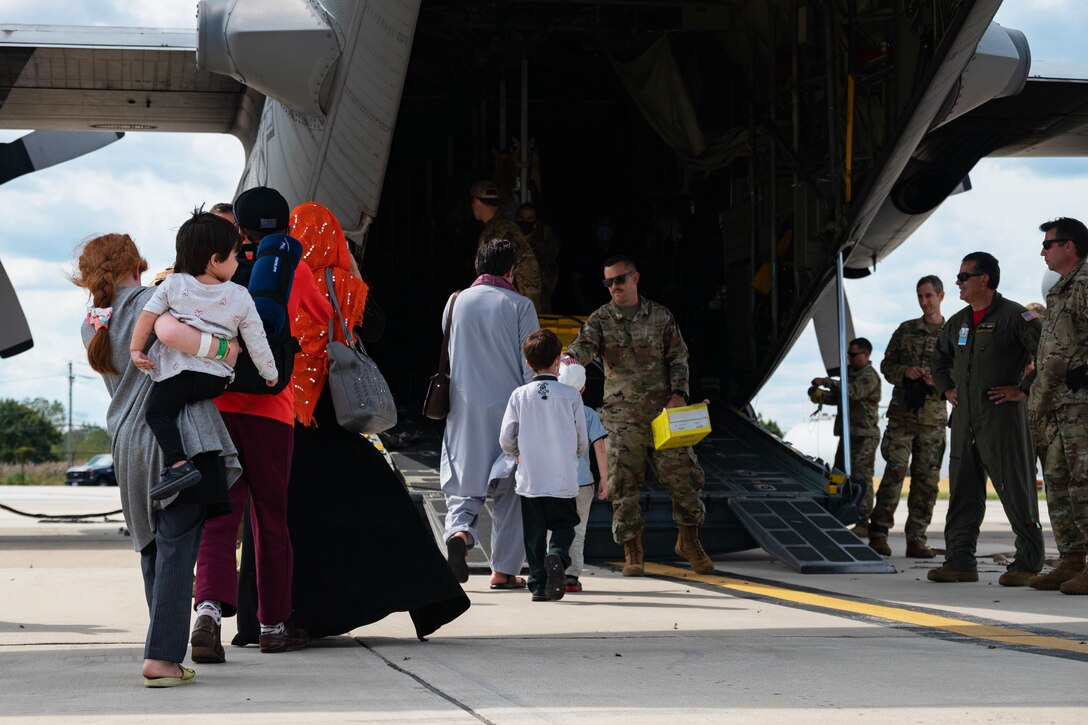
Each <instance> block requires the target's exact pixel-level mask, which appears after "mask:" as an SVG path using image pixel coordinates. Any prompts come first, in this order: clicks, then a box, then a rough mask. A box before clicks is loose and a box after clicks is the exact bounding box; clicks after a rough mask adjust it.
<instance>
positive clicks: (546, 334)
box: [521, 330, 563, 371]
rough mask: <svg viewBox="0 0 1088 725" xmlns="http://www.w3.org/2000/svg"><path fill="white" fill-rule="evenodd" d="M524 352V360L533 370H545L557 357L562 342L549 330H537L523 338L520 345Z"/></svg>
mask: <svg viewBox="0 0 1088 725" xmlns="http://www.w3.org/2000/svg"><path fill="white" fill-rule="evenodd" d="M521 349H522V350H523V351H524V352H525V361H526V362H527V363H529V367H531V368H532V369H533V370H536V371H540V370H547V369H548V368H550V367H551V366H552V365H554V364H555V361H556V360H558V359H559V353H561V352H562V351H563V343H561V342H559V338H558V337H556V334H555V333H554V332H552V331H551V330H537V331H536V332H533V333H531V334H530V335H529V336H528V337H527V338H525V344H523V345H522V346H521Z"/></svg>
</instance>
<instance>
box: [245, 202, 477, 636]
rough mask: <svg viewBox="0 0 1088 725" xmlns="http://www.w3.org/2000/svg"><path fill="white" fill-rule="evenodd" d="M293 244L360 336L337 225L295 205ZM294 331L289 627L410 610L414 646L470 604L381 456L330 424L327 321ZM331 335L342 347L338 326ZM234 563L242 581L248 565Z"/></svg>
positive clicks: (324, 626) (337, 630)
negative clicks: (240, 568)
mask: <svg viewBox="0 0 1088 725" xmlns="http://www.w3.org/2000/svg"><path fill="white" fill-rule="evenodd" d="M291 236H293V237H295V238H296V239H298V240H299V241H300V242H302V260H303V262H304V263H305V264H306V265H308V266H309V267H310V269H311V270H312V271H313V273H314V278H315V280H316V281H317V284H318V287H319V288H320V289H321V291H322V292H324V293H325V294H326V295H327V294H328V284H327V282H326V274H325V272H326V270H331V272H332V278H333V289H334V290H335V291H336V298H337V300H338V301H339V303H340V308H341V310H342V311H343V314H344V319H345V321H346V322H347V325H348V329H349V330H352V331H353V334H358V333H357V328H359V326H360V324H362V322H363V310H364V308H365V306H366V304H367V297H368V291H369V290H368V287H367V284H366V282H364V281H363V279H362V277H361V275H360V274H359V270H358V266H357V265H356V264H355V261H354V259H353V258H352V256H351V252H350V250H349V249H348V242H347V239H346V238H345V237H344V233H343V231H342V230H341V228H340V223H339V222H338V221H337V220H336V217H334V216H333V215H332V213H331V212H330V211H329V210H328V209H326V208H325V207H323V206H321V205H320V204H316V203H314V202H307V203H305V204H301V205H299V206H297V207H295V209H294V211H292V212H291ZM364 327H365V326H364ZM292 331H293V332H294V333H295V336H296V337H297V338H298V339H299V343H300V344H301V347H302V350H301V352H300V353H299V354H298V355H297V356H296V358H295V372H294V377H293V381H294V386H295V415H296V421H295V447H294V457H293V461H292V465H291V483H290V486H289V488H288V509H287V523H288V527H289V528H290V530H291V543H292V546H293V548H294V562H295V568H294V582H293V587H292V605H293V607H294V614H293V617H292V620H293V623H294V624H295V625H296V626H298V627H301V628H303V629H305V630H306V631H307V632H308V633H309V634H310V635H311V636H312V637H315V638H316V637H324V636H329V635H335V634H343V633H345V632H348V631H350V630H352V629H355V628H356V627H361V626H363V625H366V624H370V623H372V622H376V621H378V620H379V619H382V618H383V617H385V616H386V615H388V614H390V613H391V612H405V611H406V612H409V613H410V614H411V616H412V621H413V623H414V624H415V628H416V635H417V636H418V637H419V638H420V639H422V638H424V637H426V636H427V635H428V634H430V633H431V632H434V631H435V630H437V629H438V628H439V627H441V626H442V625H444V624H446V623H447V622H450V621H452V620H453V619H455V618H457V617H458V616H460V615H461V614H462V613H463V612H464V611H465V610H466V609H468V607H469V601H468V597H467V596H465V593H464V590H463V589H461V585H460V584H459V583H458V582H457V580H456V578H455V577H454V576H453V572H452V571H451V570H450V567H449V565H448V564H447V563H446V559H445V556H444V555H443V553H442V552H440V551H439V549H438V545H437V544H436V543H435V539H434V536H433V535H432V534H431V532H430V530H429V529H428V528H427V527H426V526H425V525H424V523H423V521H422V520H421V519H420V517H419V514H418V513H417V511H416V508H415V504H413V503H412V500H411V498H410V497H409V496H408V492H407V491H405V489H404V486H403V484H401V482H400V480H399V479H398V478H397V476H396V474H395V473H394V472H393V470H392V469H391V468H390V467H389V464H387V463H386V462H385V459H384V458H383V456H382V454H381V453H380V452H379V451H378V449H377V448H375V447H374V445H373V444H371V443H370V441H369V440H367V439H366V438H364V437H363V436H360V435H358V434H356V433H351V432H349V431H347V430H345V429H343V428H341V427H340V426H339V425H338V424H337V422H336V413H335V411H334V410H333V406H332V401H331V397H330V395H329V393H328V389H327V386H326V385H325V383H326V381H327V379H328V359H327V356H326V354H325V346H326V345H327V344H328V334H329V321H328V320H316V319H312V318H310V317H309V316H308V315H306V313H305V312H300V313H299V316H298V318H297V319H296V320H295V324H294V325H293V326H292ZM334 334H335V336H336V338H337V339H342V337H343V330H342V329H341V328H340V326H339V325H334ZM242 566H243V572H242V574H243V580H244V579H245V574H246V568H247V562H246V557H243V564H242ZM247 609H248V607H247ZM254 610H255V608H254ZM238 630H239V635H238V638H236V639H235V641H234V643H235V644H248V643H250V642H255V641H256V640H257V636H258V634H259V633H258V625H257V622H256V618H255V616H252V617H251V616H248V615H246V616H243V612H242V607H241V606H239V618H238Z"/></svg>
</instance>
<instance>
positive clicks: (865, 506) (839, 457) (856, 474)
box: [812, 337, 880, 536]
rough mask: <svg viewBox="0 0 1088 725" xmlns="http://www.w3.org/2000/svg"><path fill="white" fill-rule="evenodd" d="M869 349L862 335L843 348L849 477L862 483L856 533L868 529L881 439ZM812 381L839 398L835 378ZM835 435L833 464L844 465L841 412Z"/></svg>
mask: <svg viewBox="0 0 1088 725" xmlns="http://www.w3.org/2000/svg"><path fill="white" fill-rule="evenodd" d="M872 352H873V344H872V343H871V342H869V341H868V340H866V339H865V338H864V337H859V338H857V339H855V340H851V341H850V344H849V345H848V346H847V348H846V354H847V356H848V357H849V359H850V369H849V374H848V375H847V380H848V382H847V384H846V397H847V400H848V401H849V402H850V477H851V478H852V479H854V480H856V481H860V482H861V483H862V484H864V486H865V495H864V496H863V497H862V499H861V521H860V522H859V523H858V525H857V526H855V527H854V529H853V531H854V533H856V534H857V535H858V536H866V535H868V533H869V512H870V511H872V510H873V464H874V462H875V461H876V447H877V444H878V443H879V442H880V428H879V427H878V425H877V421H878V420H879V417H880V413H879V410H878V408H879V405H880V376H879V375H877V372H876V370H874V369H873V366H872V364H871V363H870V362H869V356H870V355H871V354H872ZM812 384H813V385H814V386H819V387H822V388H824V389H826V390H827V391H828V392H827V393H825V398H830V399H832V400H835V401H836V404H838V402H839V401H840V400H842V397H841V392H840V391H841V390H842V386H841V383H840V382H839V381H838V380H834V379H832V378H814V379H813V380H812ZM835 435H837V436H838V437H839V447H838V449H837V450H836V451H835V466H836V467H838V468H845V466H844V463H845V455H844V454H843V443H842V416H841V415H840V416H836V418H835Z"/></svg>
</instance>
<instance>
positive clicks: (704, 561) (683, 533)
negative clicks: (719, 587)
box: [673, 524, 714, 574]
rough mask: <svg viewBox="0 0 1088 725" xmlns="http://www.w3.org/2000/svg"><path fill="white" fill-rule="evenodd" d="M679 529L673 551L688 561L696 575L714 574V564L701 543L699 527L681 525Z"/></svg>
mask: <svg viewBox="0 0 1088 725" xmlns="http://www.w3.org/2000/svg"><path fill="white" fill-rule="evenodd" d="M679 527H680V531H679V533H678V534H677V536H676V546H675V547H674V549H673V550H674V551H675V552H676V555H677V556H682V557H684V558H685V559H687V560H688V563H689V564H691V568H692V570H693V571H694V572H695V573H696V574H713V573H714V562H713V561H711V559H710V557H709V556H707V553H706V551H705V550H704V549H703V544H702V542H700V541H699V527H698V526H695V525H693V524H680V525H679Z"/></svg>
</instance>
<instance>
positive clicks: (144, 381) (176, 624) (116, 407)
mask: <svg viewBox="0 0 1088 725" xmlns="http://www.w3.org/2000/svg"><path fill="white" fill-rule="evenodd" d="M146 270H147V262H146V261H145V260H144V259H143V257H141V256H140V252H139V250H138V249H137V248H136V244H135V243H134V242H133V241H132V239H131V238H129V237H128V235H124V234H106V235H103V236H100V237H95V238H94V239H91V240H89V241H88V242H86V243H84V244H83V245H82V247H81V248H80V250H79V257H78V259H77V261H76V271H75V273H74V274H73V275H72V277H71V279H72V281H73V282H74V283H75V284H76V285H77V286H79V287H83V288H84V289H86V290H87V292H88V294H89V295H90V297H91V305H92V306H91V308H90V311H89V312H88V314H87V319H86V320H85V322H84V325H83V327H82V330H81V332H82V335H83V343H84V345H86V347H87V358H88V361H89V362H90V365H91V367H92V368H94V370H95V371H97V372H98V373H100V374H101V375H102V379H103V380H104V381H105V383H106V389H107V390H108V391H109V393H110V397H111V400H110V405H109V409H108V411H107V413H106V426H107V429H108V430H109V434H110V439H111V441H112V443H113V460H114V467H115V472H116V475H117V484H118V486H119V488H120V493H121V505H122V507H123V509H124V515H125V523H126V525H127V526H128V530H129V532H130V533H131V534H132V541H133V544H134V545H135V548H136V550H137V551H139V552H140V567H141V569H142V571H143V579H144V594H145V596H146V598H147V607H148V613H149V614H150V618H151V623H150V625H149V627H148V630H147V638H146V640H145V644H144V657H145V659H144V663H143V668H142V674H143V677H144V685H145V686H146V687H172V686H174V685H183V684H188V683H189V682H192V681H193V679H194V678H195V677H196V673H195V672H194V671H193V670H192V669H191V668H188V667H183V666H182V665H181V662H182V661H183V660H184V659H185V651H186V648H187V645H188V639H189V619H190V613H191V611H192V610H191V602H192V583H193V566H194V565H195V563H196V554H197V550H198V548H199V546H200V534H201V531H202V529H203V525H204V520H205V518H208V517H211V516H216V515H219V514H222V513H226V512H227V511H229V510H230V495H229V491H228V487H229V485H230V483H232V482H233V481H234V480H235V479H236V478H237V477H238V474H239V473H240V472H241V467H240V466H239V464H238V457H237V455H236V453H235V449H234V445H233V444H232V443H231V440H230V436H229V435H228V434H227V431H226V428H225V427H224V426H223V421H222V419H221V418H220V417H219V413H218V412H217V411H216V409H215V405H214V404H213V403H212V401H210V400H205V401H201V402H199V403H195V404H192V405H189V406H186V408H185V409H184V410H183V411H182V414H181V415H180V416H179V417H178V427H179V429H180V431H181V436H182V441H183V443H184V445H185V450H186V451H192V452H194V453H195V455H194V456H193V463H194V464H195V465H196V467H197V468H198V469H199V470H200V472H201V476H202V480H201V482H200V483H199V484H197V485H196V486H193V487H192V488H190V489H187V490H185V491H182V492H181V493H180V494H178V495H176V496H174V497H173V498H170V499H165V500H163V501H151V499H150V496H149V495H148V490H149V486H150V484H151V483H152V482H154V481H157V480H158V479H159V471H160V469H161V467H162V461H161V451H160V449H159V446H158V445H156V443H155V439H154V437H153V436H152V434H151V429H150V428H149V427H148V426H147V423H146V422H145V420H144V412H145V408H146V405H147V398H148V393H149V392H150V390H151V378H150V376H148V375H147V374H145V373H144V372H142V371H140V370H139V369H137V368H136V367H134V366H133V365H132V364H131V362H130V358H129V340H130V339H131V337H132V328H133V326H134V325H135V323H136V318H137V317H139V315H140V312H141V311H142V310H143V308H144V305H145V304H146V303H147V300H148V298H149V297H150V296H151V294H152V289H151V288H147V287H142V286H141V285H140V275H141V274H142V273H143V272H145V271H146ZM192 347H193V348H196V347H199V342H197V343H195V344H193V345H192ZM191 352H196V350H195V349H194V350H191Z"/></svg>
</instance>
